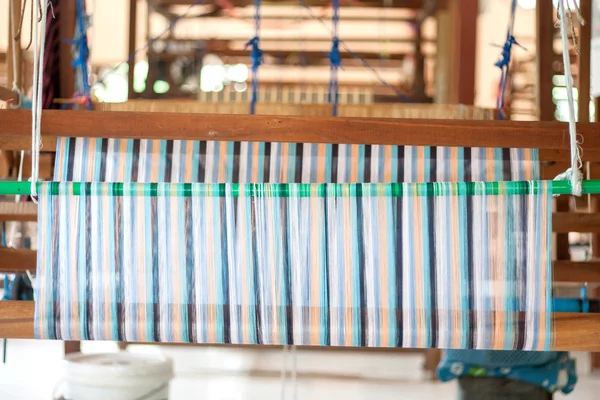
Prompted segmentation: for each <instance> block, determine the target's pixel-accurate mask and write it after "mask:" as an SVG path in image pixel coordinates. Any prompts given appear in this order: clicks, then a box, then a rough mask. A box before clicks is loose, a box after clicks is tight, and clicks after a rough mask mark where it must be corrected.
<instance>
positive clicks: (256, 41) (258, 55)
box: [245, 0, 263, 114]
mask: <svg viewBox="0 0 600 400" xmlns="http://www.w3.org/2000/svg"><path fill="white" fill-rule="evenodd" d="M245 47H246V48H248V47H251V51H250V57H251V58H252V98H251V100H250V114H255V113H256V102H257V101H258V68H259V67H260V65H261V64H262V62H263V52H262V50H261V49H260V0H254V37H253V38H252V39H250V40H249V41H248V42H247V43H246V46H245Z"/></svg>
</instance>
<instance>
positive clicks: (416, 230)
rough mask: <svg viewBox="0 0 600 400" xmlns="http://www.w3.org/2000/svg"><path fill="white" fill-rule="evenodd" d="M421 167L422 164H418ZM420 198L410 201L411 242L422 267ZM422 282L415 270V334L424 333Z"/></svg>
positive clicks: (420, 342)
mask: <svg viewBox="0 0 600 400" xmlns="http://www.w3.org/2000/svg"><path fill="white" fill-rule="evenodd" d="M419 165H422V163H419ZM420 199H421V198H420V197H412V198H411V199H410V201H413V207H414V208H413V210H414V221H415V224H414V225H413V240H414V243H415V265H423V254H422V253H423V237H422V234H423V224H422V223H421V217H422V215H423V210H422V207H421V201H420ZM423 286H424V281H423V270H422V269H421V268H415V290H416V313H417V326H416V327H415V328H416V331H417V332H425V313H424V312H423V307H424V305H425V299H424V298H423V294H424V290H423ZM424 345H425V342H424V337H423V336H422V335H418V336H417V347H424Z"/></svg>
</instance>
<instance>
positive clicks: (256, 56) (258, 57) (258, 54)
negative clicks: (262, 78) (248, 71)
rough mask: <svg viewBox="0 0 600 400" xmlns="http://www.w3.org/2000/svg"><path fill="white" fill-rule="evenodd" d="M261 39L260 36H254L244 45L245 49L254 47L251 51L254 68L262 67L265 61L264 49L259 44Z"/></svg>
mask: <svg viewBox="0 0 600 400" xmlns="http://www.w3.org/2000/svg"><path fill="white" fill-rule="evenodd" d="M259 40H260V39H259V37H258V36H254V37H253V38H252V39H250V40H248V42H246V45H245V46H244V48H245V49H247V48H248V47H252V50H251V51H250V57H252V68H254V69H256V68H258V67H260V66H261V64H262V63H263V51H262V50H261V49H260V47H259V46H258V44H259Z"/></svg>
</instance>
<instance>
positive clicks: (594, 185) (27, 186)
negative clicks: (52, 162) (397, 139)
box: [0, 180, 600, 197]
mask: <svg viewBox="0 0 600 400" xmlns="http://www.w3.org/2000/svg"><path fill="white" fill-rule="evenodd" d="M114 185H122V184H118V183H115V184H114ZM128 185H130V186H132V187H136V188H137V190H136V191H135V192H137V193H140V194H142V193H149V192H148V191H146V190H145V189H147V188H149V187H150V186H151V185H153V184H149V183H134V184H128ZM182 185H183V184H182ZM207 185H213V184H207ZM233 185H234V186H235V189H234V191H235V192H236V193H237V192H238V191H240V190H243V189H242V188H243V187H244V186H245V185H244V184H233ZM276 185H279V184H276ZM293 185H294V184H290V185H288V184H280V185H279V186H281V187H284V186H293ZM298 185H304V186H309V185H306V184H298ZM464 185H466V186H465V187H468V188H474V187H475V186H474V185H480V183H478V182H466V183H464ZM506 185H507V187H508V188H513V190H514V191H512V193H515V192H516V193H518V192H519V191H521V190H522V186H519V182H506ZM85 186H86V184H85V183H80V182H75V183H73V193H74V194H78V193H81V192H82V191H85ZM494 186H497V183H496V182H486V187H487V188H488V189H489V191H487V193H488V194H492V195H493V194H495V192H494ZM582 186H583V194H600V180H585V181H583V185H582ZM431 188H433V187H431ZM509 191H511V190H510V189H509ZM184 192H185V191H184ZM275 192H277V191H275ZM304 192H305V194H304V195H303V196H302V197H305V196H312V195H314V192H312V191H310V190H308V191H304ZM190 193H191V192H186V193H182V194H183V195H184V196H189V195H190ZM258 193H260V189H258ZM279 193H283V192H282V191H280V192H279ZM552 194H555V195H568V194H571V182H570V181H552ZM0 195H4V196H16V195H25V196H26V195H31V183H30V182H15V181H0ZM150 195H155V194H150ZM221 195H223V196H224V195H225V192H224V191H223V192H222V194H221ZM274 195H275V196H278V195H277V194H274ZM421 195H434V191H433V189H432V190H429V191H425V192H423V194H421Z"/></svg>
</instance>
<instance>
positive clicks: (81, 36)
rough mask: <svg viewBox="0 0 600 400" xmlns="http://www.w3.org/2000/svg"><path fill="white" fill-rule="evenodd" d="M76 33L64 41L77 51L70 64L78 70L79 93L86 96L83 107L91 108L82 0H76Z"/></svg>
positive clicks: (88, 52)
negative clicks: (70, 38) (72, 37)
mask: <svg viewBox="0 0 600 400" xmlns="http://www.w3.org/2000/svg"><path fill="white" fill-rule="evenodd" d="M76 4H77V5H76V7H77V8H76V25H77V27H76V29H77V31H76V34H75V38H74V39H73V40H65V41H66V42H68V43H70V44H71V45H72V46H73V48H74V50H75V52H76V53H77V57H75V59H74V60H73V62H72V63H71V65H72V66H73V68H75V70H76V71H78V72H79V78H80V80H81V82H80V84H79V85H78V87H79V90H78V92H79V94H80V95H82V96H84V97H86V98H87V100H86V104H85V108H86V110H91V109H92V101H91V93H92V90H91V86H90V82H89V80H88V65H87V63H88V60H89V56H90V48H89V45H88V38H87V34H86V31H87V27H88V21H87V17H86V16H85V15H84V14H85V13H84V10H83V0H77V3H76ZM70 104H71V103H67V104H64V105H63V107H62V108H63V109H64V108H67V107H68V106H69V105H70Z"/></svg>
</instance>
